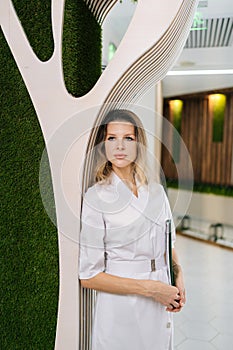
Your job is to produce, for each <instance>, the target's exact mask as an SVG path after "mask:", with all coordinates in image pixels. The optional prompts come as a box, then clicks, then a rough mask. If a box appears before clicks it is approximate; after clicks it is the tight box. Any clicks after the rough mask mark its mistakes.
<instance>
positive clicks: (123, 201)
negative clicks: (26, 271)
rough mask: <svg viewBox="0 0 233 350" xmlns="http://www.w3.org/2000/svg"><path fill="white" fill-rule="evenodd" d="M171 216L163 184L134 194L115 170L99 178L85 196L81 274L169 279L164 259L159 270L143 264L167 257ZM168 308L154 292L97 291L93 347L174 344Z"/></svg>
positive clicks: (152, 349) (121, 349)
mask: <svg viewBox="0 0 233 350" xmlns="http://www.w3.org/2000/svg"><path fill="white" fill-rule="evenodd" d="M167 219H171V211H170V207H169V203H168V200H167V196H166V194H165V192H164V190H163V187H162V186H161V185H159V184H156V183H153V184H151V185H148V186H140V187H139V189H138V197H136V196H135V195H134V194H133V193H132V192H131V191H130V190H129V189H128V187H127V186H126V185H125V184H124V183H123V181H122V180H121V179H120V178H119V177H118V176H117V175H116V174H115V173H114V172H113V173H112V174H111V181H110V183H108V184H96V185H94V186H93V187H91V188H90V189H88V191H87V193H86V194H85V196H84V201H83V209H82V229H81V234H80V261H79V278H80V279H88V278H91V277H94V276H95V275H96V274H98V273H99V272H104V271H105V272H106V273H111V274H113V275H117V276H121V277H128V278H136V279H151V280H160V281H163V282H165V283H169V276H168V275H169V273H168V267H167V264H166V263H165V262H164V264H158V266H156V270H155V271H151V270H150V269H147V268H145V266H147V264H148V266H149V265H150V262H151V259H155V261H156V264H157V261H158V262H161V261H164V254H165V252H166V235H165V221H166V220H167ZM172 223H173V222H172ZM172 227H173V229H172V237H173V242H174V240H175V230H174V224H173V226H172ZM106 257H107V260H106ZM108 265H109V266H110V267H109V268H108ZM111 266H113V269H112V268H111ZM165 309H166V308H165V306H163V305H162V304H160V303H157V302H155V301H154V300H153V299H151V298H146V297H143V296H138V295H116V294H110V293H104V292H98V293H97V301H96V306H95V313H94V322H93V330H92V350H165V349H166V350H171V349H172V328H173V327H172V314H171V313H169V312H167V311H166V310H165Z"/></svg>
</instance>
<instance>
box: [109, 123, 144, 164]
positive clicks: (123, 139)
mask: <svg viewBox="0 0 233 350" xmlns="http://www.w3.org/2000/svg"><path fill="white" fill-rule="evenodd" d="M105 152H106V157H107V159H108V160H109V161H110V162H111V163H112V165H113V168H114V167H117V168H125V167H127V166H129V165H130V164H131V163H132V162H134V161H135V159H136V157H137V143H136V136H135V132H134V125H133V124H131V123H129V122H124V121H115V122H110V123H109V124H108V125H107V134H106V139H105Z"/></svg>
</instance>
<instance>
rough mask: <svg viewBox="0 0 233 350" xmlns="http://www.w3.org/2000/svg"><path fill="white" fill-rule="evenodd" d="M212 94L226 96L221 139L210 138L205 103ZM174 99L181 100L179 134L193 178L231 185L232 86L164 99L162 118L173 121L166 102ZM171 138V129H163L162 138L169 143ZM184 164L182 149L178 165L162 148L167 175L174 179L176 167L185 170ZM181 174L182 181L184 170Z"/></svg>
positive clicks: (210, 132)
mask: <svg viewBox="0 0 233 350" xmlns="http://www.w3.org/2000/svg"><path fill="white" fill-rule="evenodd" d="M211 93H223V94H225V95H226V96H227V102H226V109H225V119H224V135H223V141H222V142H213V141H212V138H213V117H212V113H211V111H210V108H209V102H208V95H209V94H211ZM173 99H181V100H182V101H183V102H184V104H183V113H182V123H181V137H182V139H183V141H184V142H185V144H186V146H187V149H188V151H189V154H190V157H191V159H192V164H193V170H194V181H195V182H197V183H209V184H216V185H223V186H228V185H232V184H231V179H232V174H231V171H232V148H233V88H231V89H226V90H221V91H214V92H212V91H211V92H203V93H200V94H193V95H183V96H175V97H173V98H167V99H164V117H165V118H167V119H168V120H169V121H170V122H171V123H172V122H173V121H172V113H170V109H169V101H170V100H173ZM169 138H170V139H169ZM171 138H172V132H171V130H169V131H167V130H164V132H163V140H164V141H165V140H166V142H168V143H170V144H171V142H172V139H171ZM186 165H187V162H186V160H185V159H184V156H183V154H182V151H181V154H180V161H179V164H174V161H173V160H172V155H171V154H169V152H168V151H167V150H166V148H165V147H164V146H163V147H162V167H163V170H164V173H165V176H166V178H168V179H177V172H176V166H178V167H180V168H184V170H185V166H186ZM181 173H182V177H183V179H182V180H185V176H186V175H185V171H184V172H181Z"/></svg>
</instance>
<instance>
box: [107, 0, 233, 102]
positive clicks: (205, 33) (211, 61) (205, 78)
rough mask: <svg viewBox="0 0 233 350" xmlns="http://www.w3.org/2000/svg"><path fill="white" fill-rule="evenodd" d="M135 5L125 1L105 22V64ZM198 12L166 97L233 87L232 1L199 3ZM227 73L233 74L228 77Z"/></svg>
mask: <svg viewBox="0 0 233 350" xmlns="http://www.w3.org/2000/svg"><path fill="white" fill-rule="evenodd" d="M136 6H137V5H136V4H134V3H133V2H132V1H131V0H122V2H121V3H120V2H118V3H117V4H116V5H115V6H114V7H113V9H112V10H111V11H110V13H109V14H108V16H107V18H106V19H105V23H104V26H103V64H107V46H108V43H109V42H113V43H114V44H115V45H116V46H118V45H119V43H120V41H121V39H122V37H123V36H124V33H125V32H126V30H127V27H128V25H129V23H130V20H131V18H132V16H133V13H134V11H135V8H136ZM197 12H198V13H196V16H195V19H194V22H193V26H192V29H191V31H190V34H189V37H188V40H187V42H186V45H185V47H184V49H183V51H182V53H181V55H180V57H179V58H178V60H177V62H176V63H175V65H174V67H173V69H172V71H171V72H169V73H168V75H167V76H166V77H165V78H164V80H163V84H162V85H163V94H164V96H165V97H168V96H175V95H179V94H185V93H192V92H199V91H208V90H217V89H222V88H228V87H233V2H232V0H221V1H219V0H207V1H204V0H203V1H199V5H198V9H197ZM206 70H208V72H206ZM213 70H215V73H216V70H218V74H213ZM226 70H230V71H231V74H225V73H226ZM190 71H191V72H190ZM223 73H224V74H223ZM171 74H176V75H171ZM183 74H185V75H183Z"/></svg>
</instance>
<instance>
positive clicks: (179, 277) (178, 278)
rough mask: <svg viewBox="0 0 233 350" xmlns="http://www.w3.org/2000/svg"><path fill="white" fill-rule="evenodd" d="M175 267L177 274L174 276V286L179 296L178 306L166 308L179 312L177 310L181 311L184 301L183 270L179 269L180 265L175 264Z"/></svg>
mask: <svg viewBox="0 0 233 350" xmlns="http://www.w3.org/2000/svg"><path fill="white" fill-rule="evenodd" d="M177 268H178V273H177V276H176V288H178V290H179V295H180V297H181V299H180V300H179V304H180V306H179V307H178V308H172V309H169V308H167V311H170V312H179V311H181V309H182V308H183V306H184V305H185V303H186V295H185V287H184V278H183V272H182V269H181V266H180V265H177Z"/></svg>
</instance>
